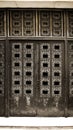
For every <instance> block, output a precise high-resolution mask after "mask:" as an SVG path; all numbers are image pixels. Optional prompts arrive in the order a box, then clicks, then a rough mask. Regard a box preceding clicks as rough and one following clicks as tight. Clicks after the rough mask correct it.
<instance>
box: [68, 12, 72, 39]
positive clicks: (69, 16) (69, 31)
mask: <svg viewBox="0 0 73 130" xmlns="http://www.w3.org/2000/svg"><path fill="white" fill-rule="evenodd" d="M68 33H69V34H68V35H69V36H70V37H73V11H69V12H68Z"/></svg>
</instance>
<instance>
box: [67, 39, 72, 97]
mask: <svg viewBox="0 0 73 130" xmlns="http://www.w3.org/2000/svg"><path fill="white" fill-rule="evenodd" d="M68 55H69V95H70V96H73V41H71V42H69V52H68Z"/></svg>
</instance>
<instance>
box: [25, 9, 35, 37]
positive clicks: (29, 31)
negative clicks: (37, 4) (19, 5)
mask: <svg viewBox="0 0 73 130" xmlns="http://www.w3.org/2000/svg"><path fill="white" fill-rule="evenodd" d="M35 32H36V31H35V11H34V10H32V11H31V10H30V11H28V10H27V11H23V35H24V36H34V35H35Z"/></svg>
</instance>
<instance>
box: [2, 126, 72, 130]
mask: <svg viewBox="0 0 73 130" xmlns="http://www.w3.org/2000/svg"><path fill="white" fill-rule="evenodd" d="M0 130H73V127H0Z"/></svg>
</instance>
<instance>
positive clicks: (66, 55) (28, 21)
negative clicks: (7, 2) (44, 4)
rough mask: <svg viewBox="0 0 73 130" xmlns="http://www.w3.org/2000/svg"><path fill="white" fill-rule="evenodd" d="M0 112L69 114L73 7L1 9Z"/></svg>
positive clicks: (72, 92)
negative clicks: (72, 8)
mask: <svg viewBox="0 0 73 130" xmlns="http://www.w3.org/2000/svg"><path fill="white" fill-rule="evenodd" d="M0 115H1V116H73V10H63V9H60V10H58V9H52V10H51V9H31V10H30V9H15V10H14V9H6V10H5V9H1V10H0Z"/></svg>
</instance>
